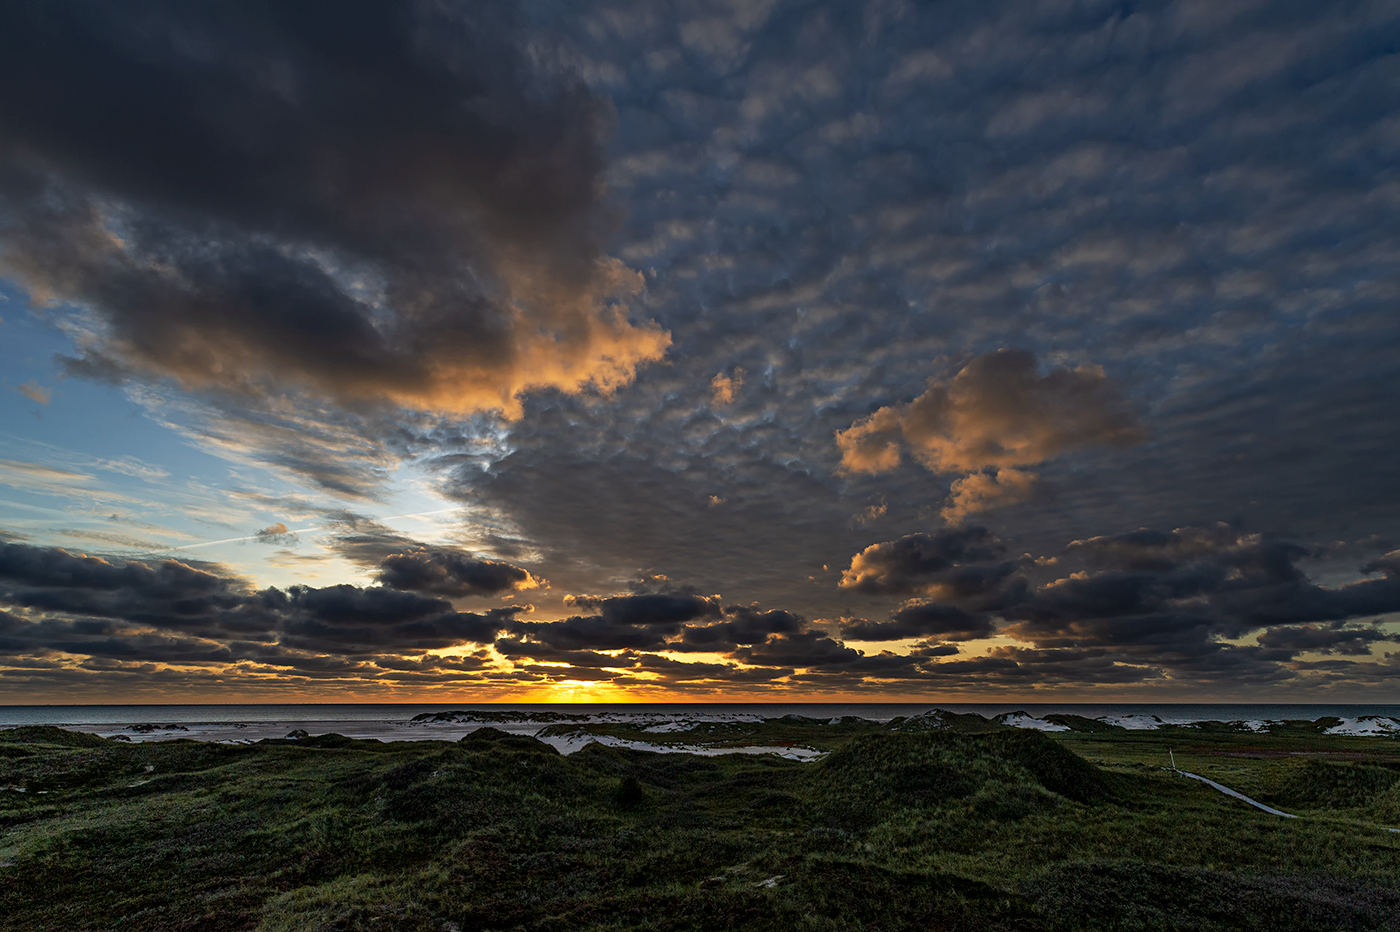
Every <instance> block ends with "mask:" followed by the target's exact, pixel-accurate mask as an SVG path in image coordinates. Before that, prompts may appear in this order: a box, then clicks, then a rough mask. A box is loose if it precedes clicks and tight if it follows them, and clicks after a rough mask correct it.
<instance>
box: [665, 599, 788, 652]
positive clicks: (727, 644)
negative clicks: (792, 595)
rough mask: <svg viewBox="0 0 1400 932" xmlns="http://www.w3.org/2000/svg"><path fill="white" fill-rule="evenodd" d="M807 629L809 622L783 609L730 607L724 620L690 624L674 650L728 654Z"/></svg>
mask: <svg viewBox="0 0 1400 932" xmlns="http://www.w3.org/2000/svg"><path fill="white" fill-rule="evenodd" d="M805 630H807V619H805V618H803V617H802V616H800V615H794V614H793V613H792V612H785V611H782V610H781V609H772V610H769V611H762V610H760V609H756V608H746V607H743V606H731V607H726V608H725V610H724V620H723V621H718V622H714V623H711V624H706V625H687V626H686V628H685V633H684V634H683V636H682V637H681V639H680V640H679V641H678V642H673V643H672V645H671V649H672V650H681V651H691V650H694V651H725V650H731V649H733V648H735V647H748V646H752V645H754V644H762V643H764V642H766V641H767V640H768V639H769V637H770V636H772V635H775V634H796V633H799V632H802V631H805Z"/></svg>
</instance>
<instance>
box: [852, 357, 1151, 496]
mask: <svg viewBox="0 0 1400 932" xmlns="http://www.w3.org/2000/svg"><path fill="white" fill-rule="evenodd" d="M1142 437H1143V432H1142V429H1141V427H1139V426H1138V424H1137V422H1136V420H1135V418H1134V417H1133V414H1132V411H1131V410H1130V409H1129V407H1128V405H1127V404H1126V402H1125V401H1124V399H1123V397H1122V396H1121V395H1120V394H1119V392H1118V390H1117V388H1116V387H1115V386H1114V385H1113V384H1112V383H1111V382H1109V380H1108V378H1107V377H1106V376H1105V375H1104V372H1103V370H1102V369H1101V368H1099V367H1098V366H1079V367H1077V368H1074V369H1056V370H1053V371H1051V372H1049V373H1047V374H1045V375H1040V374H1039V372H1038V371H1037V368H1036V359H1035V354H1033V353H1030V352H1028V351H1024V350H997V351H996V352H993V353H987V354H985V355H982V356H978V357H976V358H974V359H973V360H972V361H971V362H969V363H968V364H967V365H966V366H965V367H963V368H962V369H961V370H960V371H959V372H957V373H956V374H955V375H954V376H953V377H952V378H949V379H934V380H931V381H930V383H929V387H928V390H927V391H926V392H924V393H923V394H922V395H920V396H919V397H917V398H915V399H914V400H913V401H910V402H908V403H907V404H900V405H894V406H886V407H883V408H880V409H879V410H877V411H876V412H874V413H873V414H871V415H870V416H869V417H866V418H864V419H862V420H860V421H857V422H856V423H855V424H852V425H851V426H850V427H849V428H847V429H845V430H842V431H838V432H837V433H836V444H837V446H838V447H839V448H840V450H841V469H842V471H843V472H845V473H848V474H858V473H882V472H889V471H891V470H893V469H895V468H897V467H898V466H899V463H900V461H901V459H902V457H903V455H904V453H905V452H906V451H907V452H908V453H909V455H910V456H912V457H913V459H914V460H915V461H916V462H918V463H919V464H920V465H922V466H923V467H924V468H926V469H929V470H931V471H933V472H938V473H945V474H947V473H963V474H965V475H964V477H963V478H962V479H960V480H957V481H955V482H954V484H953V487H952V489H951V490H950V493H951V494H950V498H949V501H948V504H947V506H946V507H945V508H944V511H943V514H944V517H945V518H947V519H948V520H950V521H957V520H961V519H962V518H963V517H965V516H966V515H968V514H971V513H973V512H977V511H982V510H985V509H986V508H990V507H993V506H995V505H999V504H1007V503H1011V502H1016V501H1023V500H1025V499H1026V498H1028V497H1029V496H1030V494H1031V493H1032V491H1033V490H1034V488H1035V486H1036V478H1035V476H1034V474H1032V473H1030V472H1027V471H1025V467H1028V466H1035V465H1037V464H1039V463H1043V462H1045V461H1046V460H1050V459H1053V458H1054V457H1056V456H1059V455H1060V454H1061V453H1064V452H1066V451H1068V450H1072V449H1076V448H1079V447H1085V446H1091V445H1100V444H1108V445H1125V444H1131V443H1136V442H1137V441H1139V440H1141V439H1142Z"/></svg>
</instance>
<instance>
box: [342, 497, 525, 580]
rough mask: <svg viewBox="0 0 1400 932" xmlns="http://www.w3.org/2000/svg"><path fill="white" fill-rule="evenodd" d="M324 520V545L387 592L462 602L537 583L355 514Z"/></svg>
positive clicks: (520, 572) (505, 566)
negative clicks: (327, 529)
mask: <svg viewBox="0 0 1400 932" xmlns="http://www.w3.org/2000/svg"><path fill="white" fill-rule="evenodd" d="M325 519H326V520H327V522H328V524H329V527H330V531H331V534H330V537H329V538H328V539H327V541H326V546H327V547H328V548H329V549H330V550H332V551H334V552H335V553H338V554H340V555H341V556H343V557H345V558H346V559H347V560H350V561H351V562H353V563H357V564H359V565H360V566H363V567H366V568H373V569H377V570H378V573H377V574H376V577H375V578H376V579H377V581H378V582H379V583H380V584H381V585H384V586H387V587H389V588H391V589H402V590H405V591H409V592H421V593H425V594H428V595H438V596H446V597H448V598H465V597H467V596H494V595H500V594H502V593H506V592H514V591H520V590H525V589H533V588H535V587H537V586H539V585H541V583H542V580H539V579H537V578H535V577H534V576H533V575H531V574H530V572H529V571H528V570H526V569H523V568H521V567H518V566H515V565H513V564H510V563H506V562H504V561H502V560H489V559H485V558H482V557H479V556H476V555H475V554H473V553H470V552H467V551H465V550H462V549H461V548H456V547H449V546H445V545H441V544H437V545H432V544H425V543H423V542H422V541H419V540H415V539H414V538H412V537H408V536H406V535H404V534H400V533H398V532H397V531H394V530H393V529H391V528H389V527H386V526H385V525H383V524H380V523H378V522H376V521H374V520H372V519H370V518H367V517H365V516H364V515H360V514H355V513H354V512H349V511H337V512H331V513H328V514H327V515H326V516H325Z"/></svg>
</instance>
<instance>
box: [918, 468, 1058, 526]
mask: <svg viewBox="0 0 1400 932" xmlns="http://www.w3.org/2000/svg"><path fill="white" fill-rule="evenodd" d="M1044 487H1045V484H1044V483H1043V482H1042V481H1041V479H1040V477H1039V476H1037V475H1036V474H1035V473H1032V472H1027V471H1025V470H1023V469H1011V468H1009V467H1008V468H1004V469H998V470H997V471H996V472H975V473H972V474H971V475H968V476H963V477H962V478H961V479H954V480H953V484H952V485H951V486H949V487H948V503H947V504H946V505H944V506H943V508H942V509H941V510H940V511H939V514H940V515H942V516H943V520H945V521H947V522H948V523H949V524H960V523H962V521H963V519H964V518H966V517H968V516H969V515H972V514H976V513H977V512H980V511H987V510H989V509H991V508H996V507H997V506H998V505H1010V504H1014V503H1016V502H1024V501H1030V500H1031V499H1032V498H1033V497H1035V494H1036V492H1038V491H1040V490H1041V489H1043V488H1044Z"/></svg>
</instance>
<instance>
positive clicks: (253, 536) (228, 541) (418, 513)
mask: <svg viewBox="0 0 1400 932" xmlns="http://www.w3.org/2000/svg"><path fill="white" fill-rule="evenodd" d="M456 510H457V509H455V508H439V509H437V510H436V511H414V512H410V513H408V514H403V515H386V516H385V517H383V518H377V519H375V520H376V521H397V520H399V519H400V518H425V517H427V516H428V515H441V514H446V513H448V512H450V511H456ZM326 527H328V525H325V524H313V525H311V526H310V527H299V528H288V530H287V533H288V534H303V533H306V532H308V531H320V530H324V529H325V528H326ZM257 539H258V535H257V534H249V535H248V536H247V537H226V538H224V539H223V540H204V541H200V542H199V543H197V544H181V545H179V546H178V547H161V548H160V549H158V550H146V551H143V552H142V556H145V555H147V554H153V553H170V552H171V551H175V550H194V549H195V548H196V547H213V546H214V545H216V544H237V543H241V542H242V541H245V540H257Z"/></svg>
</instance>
